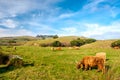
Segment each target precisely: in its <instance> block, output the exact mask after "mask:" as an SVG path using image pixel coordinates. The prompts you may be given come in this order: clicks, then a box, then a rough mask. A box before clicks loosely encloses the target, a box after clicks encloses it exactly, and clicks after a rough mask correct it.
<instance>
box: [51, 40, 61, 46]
mask: <svg viewBox="0 0 120 80" xmlns="http://www.w3.org/2000/svg"><path fill="white" fill-rule="evenodd" d="M61 45H62V43H61V42H60V41H54V42H53V43H52V46H53V47H59V46H61Z"/></svg>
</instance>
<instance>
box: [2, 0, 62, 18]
mask: <svg viewBox="0 0 120 80" xmlns="http://www.w3.org/2000/svg"><path fill="white" fill-rule="evenodd" d="M59 1H60V0H31V1H30V0H10V1H9V0H0V18H4V17H15V16H17V15H19V14H23V13H27V12H29V11H32V10H41V11H51V10H54V9H55V8H54V9H53V8H52V7H53V4H55V3H57V2H59Z"/></svg>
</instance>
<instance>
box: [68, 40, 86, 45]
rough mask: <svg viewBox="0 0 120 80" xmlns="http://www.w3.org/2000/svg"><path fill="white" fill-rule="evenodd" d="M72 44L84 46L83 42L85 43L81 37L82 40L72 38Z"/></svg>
mask: <svg viewBox="0 0 120 80" xmlns="http://www.w3.org/2000/svg"><path fill="white" fill-rule="evenodd" d="M70 44H71V46H82V45H83V44H85V42H84V40H82V39H80V40H72V41H70Z"/></svg>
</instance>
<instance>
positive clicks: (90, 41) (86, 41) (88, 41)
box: [85, 39, 96, 43]
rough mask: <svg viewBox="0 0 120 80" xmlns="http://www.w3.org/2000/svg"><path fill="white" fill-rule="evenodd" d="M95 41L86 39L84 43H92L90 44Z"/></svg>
mask: <svg viewBox="0 0 120 80" xmlns="http://www.w3.org/2000/svg"><path fill="white" fill-rule="evenodd" d="M95 41H96V39H86V40H85V43H92V42H95Z"/></svg>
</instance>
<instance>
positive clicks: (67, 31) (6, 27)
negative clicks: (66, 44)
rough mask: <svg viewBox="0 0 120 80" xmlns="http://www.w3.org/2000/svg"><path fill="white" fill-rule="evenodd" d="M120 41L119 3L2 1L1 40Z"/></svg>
mask: <svg viewBox="0 0 120 80" xmlns="http://www.w3.org/2000/svg"><path fill="white" fill-rule="evenodd" d="M37 34H50V35H54V34H57V35H59V36H84V37H89V38H95V39H118V38H120V2H119V0H0V37H8V36H26V35H27V36H36V35H37Z"/></svg>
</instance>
